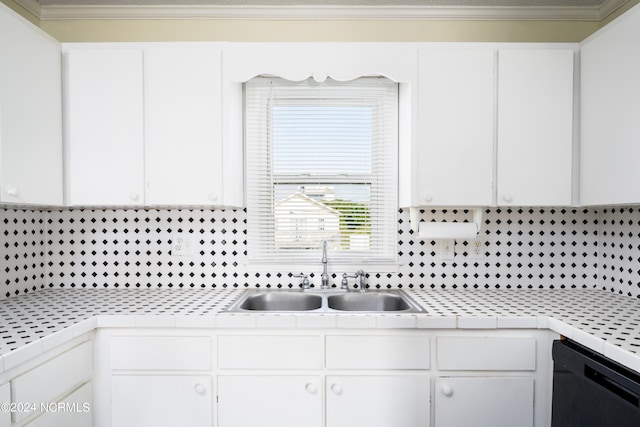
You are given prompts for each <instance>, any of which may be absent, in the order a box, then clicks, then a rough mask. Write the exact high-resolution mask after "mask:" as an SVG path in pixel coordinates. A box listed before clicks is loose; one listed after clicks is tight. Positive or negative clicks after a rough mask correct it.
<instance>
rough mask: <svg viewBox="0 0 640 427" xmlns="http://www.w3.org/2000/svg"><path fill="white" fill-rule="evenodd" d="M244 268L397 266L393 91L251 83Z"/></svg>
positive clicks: (375, 84) (390, 87)
mask: <svg viewBox="0 0 640 427" xmlns="http://www.w3.org/2000/svg"><path fill="white" fill-rule="evenodd" d="M245 114H246V117H245V138H246V153H247V155H246V170H247V233H248V236H247V237H248V239H247V240H248V242H249V243H248V256H249V261H250V263H255V264H260V263H264V264H273V263H280V264H282V263H285V264H296V263H301V264H302V263H308V262H317V261H318V253H319V251H320V250H321V248H322V242H323V241H324V240H326V241H328V247H329V250H330V253H331V260H332V262H337V263H345V264H349V263H354V262H355V263H378V264H381V263H382V264H385V263H394V262H395V261H396V252H397V251H396V241H397V222H396V215H397V176H398V171H397V152H398V86H397V84H396V83H394V82H392V81H390V80H388V79H385V78H378V77H364V78H360V79H357V80H353V81H350V82H336V81H333V80H330V79H328V80H326V81H325V82H322V83H318V82H315V81H314V80H311V79H310V80H306V81H302V82H290V81H286V80H282V79H276V78H265V77H259V78H255V79H253V80H251V81H249V82H247V83H246V85H245Z"/></svg>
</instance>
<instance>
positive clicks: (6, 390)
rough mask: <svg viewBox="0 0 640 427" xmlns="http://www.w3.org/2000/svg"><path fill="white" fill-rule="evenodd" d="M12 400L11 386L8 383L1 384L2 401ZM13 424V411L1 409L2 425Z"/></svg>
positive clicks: (0, 396) (0, 401) (0, 400)
mask: <svg viewBox="0 0 640 427" xmlns="http://www.w3.org/2000/svg"><path fill="white" fill-rule="evenodd" d="M8 402H11V386H10V385H9V384H8V383H7V384H3V385H0V403H8ZM10 425H11V412H9V411H0V426H10Z"/></svg>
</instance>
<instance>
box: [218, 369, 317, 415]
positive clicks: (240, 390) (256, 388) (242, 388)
mask: <svg viewBox="0 0 640 427" xmlns="http://www.w3.org/2000/svg"><path fill="white" fill-rule="evenodd" d="M321 411H322V381H321V378H320V376H317V375H229V376H227V375H225V376H220V377H218V425H219V426H221V427H222V426H230V427H254V426H277V427H300V426H305V427H321V426H322V417H321Z"/></svg>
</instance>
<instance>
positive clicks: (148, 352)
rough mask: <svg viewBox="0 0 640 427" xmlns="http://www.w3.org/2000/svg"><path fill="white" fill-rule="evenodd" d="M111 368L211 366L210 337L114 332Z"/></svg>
mask: <svg viewBox="0 0 640 427" xmlns="http://www.w3.org/2000/svg"><path fill="white" fill-rule="evenodd" d="M110 352H111V356H110V357H111V369H132V370H186V371H208V370H209V369H211V338H209V337H184V336H182V337H177V336H175V337H174V336H153V337H151V336H144V337H140V336H114V337H112V338H111V348H110Z"/></svg>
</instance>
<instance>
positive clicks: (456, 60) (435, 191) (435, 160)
mask: <svg viewBox="0 0 640 427" xmlns="http://www.w3.org/2000/svg"><path fill="white" fill-rule="evenodd" d="M494 57H495V53H494V51H493V50H492V49H451V48H447V49H442V48H434V49H423V50H421V51H420V60H419V71H420V76H419V97H418V100H419V101H418V110H419V123H418V127H419V143H418V156H417V159H416V160H415V161H416V164H415V168H416V170H417V179H418V185H417V191H415V192H414V198H415V200H414V203H415V205H417V206H425V205H435V206H446V205H456V206H460V205H463V206H486V205H491V204H492V202H493V144H494V111H495V78H494V64H495V60H494Z"/></svg>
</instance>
